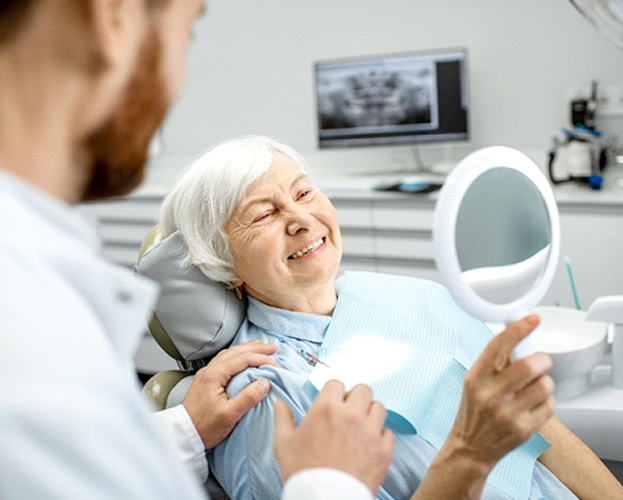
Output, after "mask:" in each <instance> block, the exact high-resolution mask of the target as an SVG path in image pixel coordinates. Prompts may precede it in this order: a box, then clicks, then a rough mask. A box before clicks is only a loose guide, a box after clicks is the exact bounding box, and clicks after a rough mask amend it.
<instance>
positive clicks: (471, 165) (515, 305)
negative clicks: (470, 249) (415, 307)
mask: <svg viewBox="0 0 623 500" xmlns="http://www.w3.org/2000/svg"><path fill="white" fill-rule="evenodd" d="M499 167H504V168H509V169H513V170H517V171H519V172H520V173H522V174H523V175H525V176H526V177H527V178H528V179H529V180H531V181H532V183H533V184H534V185H535V186H536V188H537V189H538V191H539V193H540V195H541V197H542V199H543V202H544V204H545V209H546V211H547V214H548V216H549V232H550V237H551V242H550V243H551V246H550V252H549V256H548V258H547V261H546V263H545V268H544V271H543V273H542V275H541V277H540V279H539V281H538V282H537V283H536V286H533V287H532V288H531V289H530V290H529V291H528V292H527V293H526V294H525V295H523V296H522V297H520V298H518V299H517V300H514V301H512V302H510V303H507V304H494V303H491V302H489V301H487V300H485V299H483V298H482V297H480V296H479V295H478V294H477V293H476V292H474V290H472V289H471V288H470V287H469V286H468V285H467V284H466V283H464V282H463V280H462V279H461V272H462V270H461V267H460V264H459V258H458V253H457V250H456V221H457V215H458V211H459V208H460V206H461V203H462V201H463V197H464V196H465V193H466V192H467V190H468V189H469V187H470V186H471V184H472V182H473V181H474V180H476V179H477V178H478V177H479V176H480V175H481V174H483V173H484V172H485V171H487V170H489V169H492V168H499ZM433 240H434V245H435V258H436V261H437V268H438V269H439V271H440V273H441V275H442V278H443V281H444V284H445V285H446V286H447V287H448V289H449V290H450V292H451V293H452V295H453V296H454V298H455V299H456V301H457V302H458V303H459V304H460V305H461V306H462V307H463V308H464V309H465V310H466V311H467V312H469V313H470V314H472V315H473V316H476V317H477V318H479V319H481V320H483V321H485V322H489V323H504V324H507V323H510V322H512V321H515V320H517V319H519V318H521V317H523V316H525V315H526V314H528V313H529V312H530V311H532V310H533V309H534V307H535V306H537V305H538V304H539V302H540V301H541V299H542V298H543V296H544V295H545V293H546V292H547V289H548V288H549V285H550V284H551V281H552V278H553V276H554V273H555V271H556V265H557V263H558V256H559V253H560V218H559V215H558V205H557V204H556V200H555V198H554V193H553V192H552V188H551V186H550V184H549V182H548V181H547V179H546V178H545V176H544V175H543V173H542V172H541V170H540V169H539V167H537V166H536V164H535V163H534V162H533V161H532V160H531V159H530V158H528V157H527V156H526V155H524V154H523V153H521V152H519V151H517V150H515V149H512V148H508V147H505V146H492V147H488V148H483V149H480V150H477V151H475V152H474V153H471V154H470V155H468V156H467V157H465V158H464V159H463V160H462V161H461V162H459V164H458V165H457V166H456V167H455V168H454V170H453V171H452V172H451V173H450V174H449V175H448V177H447V179H446V181H445V182H444V185H443V187H442V188H441V190H440V192H439V198H438V200H437V204H436V206H435V215H434V221H433ZM526 347H527V346H526ZM517 357H523V356H519V355H518V356H517Z"/></svg>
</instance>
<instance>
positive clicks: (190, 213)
mask: <svg viewBox="0 0 623 500" xmlns="http://www.w3.org/2000/svg"><path fill="white" fill-rule="evenodd" d="M277 153H280V154H282V155H284V156H286V157H287V158H289V159H291V160H292V161H293V162H294V163H295V164H296V165H297V166H298V167H299V168H300V170H301V172H303V173H306V171H307V169H306V165H305V161H304V160H303V158H302V157H301V156H300V155H299V154H298V153H297V152H296V151H294V150H293V149H292V148H290V147H288V146H286V145H285V144H281V143H279V142H277V141H275V140H273V139H270V138H268V137H263V136H245V137H238V138H235V139H230V140H228V141H225V142H223V143H221V144H219V145H217V146H215V147H213V148H211V149H209V150H208V151H206V152H205V153H203V154H202V155H201V156H200V157H199V158H197V159H196V160H195V161H194V162H193V163H192V164H190V165H189V166H188V167H187V168H186V169H185V170H184V171H183V172H182V174H181V175H180V177H179V178H178V180H177V182H176V183H175V185H174V186H173V188H172V189H171V191H170V192H169V194H168V195H167V196H166V198H165V199H164V202H163V204H162V208H161V209H160V230H161V234H162V237H163V238H164V237H167V236H168V235H170V234H172V233H173V232H175V231H179V232H180V235H181V236H182V239H183V240H184V242H185V243H186V255H185V258H184V264H192V265H195V266H197V267H198V268H199V269H201V271H202V272H203V273H204V274H205V275H206V276H207V277H208V278H211V279H213V280H215V281H220V282H223V283H226V284H227V285H230V286H231V284H232V283H233V282H235V281H237V280H238V276H237V274H236V271H235V268H234V258H233V255H232V253H231V249H230V246H229V239H228V237H227V233H226V232H225V224H226V222H227V221H228V220H229V218H230V216H231V214H232V213H233V212H234V210H235V209H236V207H237V206H238V204H239V203H240V201H241V200H242V198H243V196H244V194H245V193H246V191H247V189H248V188H249V186H250V185H251V184H252V183H253V182H255V181H256V180H257V179H259V178H260V177H261V176H262V175H263V174H265V173H266V172H267V171H268V170H269V169H270V167H271V165H272V164H273V159H274V156H275V154H277Z"/></svg>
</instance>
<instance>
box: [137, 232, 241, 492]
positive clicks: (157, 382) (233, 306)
mask: <svg viewBox="0 0 623 500" xmlns="http://www.w3.org/2000/svg"><path fill="white" fill-rule="evenodd" d="M184 252H185V243H184V241H183V240H182V238H181V236H180V235H179V233H177V232H175V233H173V234H171V235H170V236H168V237H167V238H164V239H163V238H162V237H161V234H160V229H159V227H158V226H154V227H153V228H152V229H151V230H150V231H149V232H148V233H147V236H145V239H144V240H143V243H142V245H141V248H140V250H139V256H138V263H137V265H136V266H135V267H134V271H135V272H136V274H139V275H142V276H146V277H148V278H150V279H152V280H153V281H156V282H157V283H158V284H159V285H160V295H159V297H158V301H157V302H156V305H155V307H154V310H153V314H152V317H151V320H150V321H149V331H150V332H151V334H152V335H153V337H154V339H155V340H156V342H157V343H158V345H159V346H160V347H161V348H162V349H163V350H164V351H165V352H166V353H167V354H168V355H169V356H171V357H172V358H173V359H174V360H175V361H176V362H177V365H178V366H179V369H178V370H166V371H162V372H159V373H156V374H155V375H154V376H153V377H151V378H150V379H149V380H148V381H147V383H146V384H145V385H144V386H143V393H144V394H145V395H147V396H148V398H149V399H150V400H151V401H152V402H153V403H154V406H155V407H156V409H160V410H164V409H165V408H170V407H172V406H175V405H177V404H180V403H181V402H182V401H183V399H184V396H185V395H186V392H187V390H188V386H189V385H190V382H191V380H192V375H193V374H194V373H195V372H196V371H197V370H199V369H200V368H202V367H203V366H205V365H207V364H208V362H209V361H210V359H212V358H213V357H214V356H215V355H216V354H217V353H218V352H219V351H220V350H221V349H224V348H226V347H227V346H228V345H229V344H230V343H231V341H232V340H233V338H234V336H235V335H236V332H237V331H238V328H239V327H240V325H241V324H242V322H243V321H244V319H245V317H246V311H247V302H246V299H245V298H243V299H239V298H238V297H237V296H236V294H235V293H234V292H233V291H232V290H229V289H228V288H227V287H225V286H224V285H223V284H222V283H217V282H215V281H212V280H211V279H209V278H207V277H206V276H205V275H204V274H203V273H202V272H201V271H200V270H199V269H198V268H197V267H195V266H186V265H184V264H183V263H182V259H183V257H184ZM204 487H205V489H206V491H207V492H208V494H209V496H210V498H212V499H213V500H229V497H228V496H227V494H226V493H225V491H224V490H223V488H222V487H221V485H220V484H219V483H218V481H217V480H216V479H215V478H214V476H213V475H212V474H209V476H208V480H207V482H206V483H205V485H204Z"/></svg>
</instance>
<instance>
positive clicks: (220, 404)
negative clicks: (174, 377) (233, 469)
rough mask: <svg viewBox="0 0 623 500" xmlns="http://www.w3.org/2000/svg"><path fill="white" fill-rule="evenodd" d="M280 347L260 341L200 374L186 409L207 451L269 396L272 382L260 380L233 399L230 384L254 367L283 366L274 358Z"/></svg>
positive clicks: (220, 357) (224, 355)
mask: <svg viewBox="0 0 623 500" xmlns="http://www.w3.org/2000/svg"><path fill="white" fill-rule="evenodd" d="M276 351H277V346H275V345H272V344H264V343H262V342H261V341H259V340H254V341H252V342H247V343H245V344H240V345H237V346H234V347H230V348H229V349H224V350H222V351H221V352H219V353H218V354H217V355H216V356H215V357H214V359H212V361H210V363H208V365H207V366H205V367H203V368H202V369H201V370H199V371H198V372H197V374H196V375H195V377H194V378H193V381H192V382H191V384H190V387H189V388H188V393H187V394H186V397H185V398H184V401H183V403H182V404H183V405H184V408H186V411H187V412H188V415H189V416H190V418H191V420H192V421H193V424H194V425H195V428H196V429H197V432H199V435H200V436H201V439H202V441H203V444H204V445H205V447H206V449H210V448H214V447H215V446H216V445H217V444H219V443H220V442H221V441H222V440H223V439H225V438H226V437H227V436H228V435H229V433H230V432H231V431H232V429H233V428H234V426H235V425H236V424H237V423H238V421H239V420H240V419H241V418H242V417H243V416H244V415H245V413H247V412H248V411H249V410H250V409H251V408H253V407H254V406H255V405H256V404H258V403H259V402H260V401H261V400H262V399H264V397H265V396H266V395H267V394H268V391H269V390H270V382H268V380H256V381H255V382H253V383H251V384H249V385H248V386H247V387H245V388H244V389H243V390H242V391H241V392H240V393H239V394H238V395H237V396H235V397H233V398H231V399H229V397H228V396H227V393H226V392H225V388H226V387H227V384H228V383H229V381H230V380H231V379H232V377H234V376H235V375H237V374H238V373H240V372H241V371H243V370H244V369H246V368H248V367H250V366H262V365H272V366H279V365H278V364H277V362H276V361H275V360H274V359H273V358H271V357H270V355H271V354H274V353H275V352H276Z"/></svg>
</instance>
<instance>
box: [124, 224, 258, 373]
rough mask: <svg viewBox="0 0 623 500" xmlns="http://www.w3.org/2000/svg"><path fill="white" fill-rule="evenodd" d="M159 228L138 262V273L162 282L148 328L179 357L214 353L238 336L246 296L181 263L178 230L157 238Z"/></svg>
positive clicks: (182, 247)
mask: <svg viewBox="0 0 623 500" xmlns="http://www.w3.org/2000/svg"><path fill="white" fill-rule="evenodd" d="M156 233H157V231H154V230H152V231H150V233H149V234H148V236H147V238H152V239H153V240H155V241H156V243H155V244H154V245H153V246H152V247H151V248H147V249H146V250H145V249H144V248H142V250H141V252H144V254H143V255H142V257H140V261H139V264H138V265H137V266H136V270H137V273H138V274H140V275H143V276H146V277H148V278H151V279H152V280H154V281H156V282H157V283H158V284H159V285H160V295H159V298H158V301H157V303H156V306H155V309H154V317H153V318H152V321H151V322H150V325H149V328H150V331H151V333H152V335H153V336H154V337H155V338H156V340H157V341H158V343H159V344H160V346H161V347H162V348H163V349H164V350H165V351H166V352H167V353H168V354H169V355H170V356H172V357H173V358H176V359H177V360H178V361H182V362H183V361H198V360H204V359H206V358H211V357H212V356H214V355H215V354H217V353H218V351H220V350H221V349H223V348H225V347H227V346H228V345H229V344H230V343H231V341H232V339H233V338H234V336H235V335H236V332H237V331H238V328H240V325H241V324H242V322H243V321H244V319H245V317H246V310H247V303H246V299H243V300H240V299H238V297H236V294H235V293H234V292H233V291H232V290H230V289H228V288H227V287H226V286H225V285H224V284H223V283H218V282H215V281H213V280H211V279H209V278H208V277H206V276H205V275H204V274H203V273H202V272H201V271H200V270H199V268H197V267H196V266H184V265H182V259H183V257H184V254H185V251H186V245H185V243H184V241H183V239H182V237H181V235H180V234H179V233H178V232H175V233H173V234H171V235H170V236H168V237H167V238H165V239H164V240H162V241H159V242H157V234H156ZM147 238H146V239H147ZM163 334H164V335H163ZM167 336H168V338H169V339H170V342H168V341H167V338H166V337H167ZM201 364H203V363H200V365H201Z"/></svg>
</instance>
